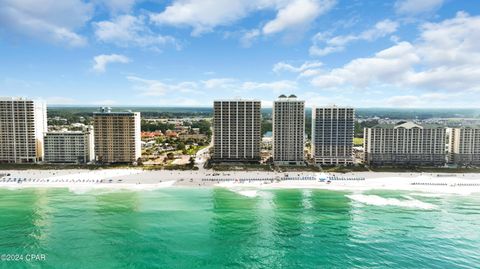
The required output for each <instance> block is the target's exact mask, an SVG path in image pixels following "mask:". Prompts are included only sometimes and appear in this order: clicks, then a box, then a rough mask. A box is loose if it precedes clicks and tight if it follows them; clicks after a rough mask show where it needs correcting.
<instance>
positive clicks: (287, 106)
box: [272, 95, 305, 165]
mask: <svg viewBox="0 0 480 269" xmlns="http://www.w3.org/2000/svg"><path fill="white" fill-rule="evenodd" d="M272 120H273V123H272V135H273V161H274V163H276V164H279V165H301V164H304V147H305V146H304V145H305V143H304V142H305V101H301V100H298V99H297V97H296V96H295V95H290V96H289V97H287V96H285V95H280V96H279V97H278V99H277V100H276V101H274V102H273V112H272Z"/></svg>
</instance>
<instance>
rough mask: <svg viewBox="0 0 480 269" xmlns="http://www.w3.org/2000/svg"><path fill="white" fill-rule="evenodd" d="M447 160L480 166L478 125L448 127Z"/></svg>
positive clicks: (479, 132)
mask: <svg viewBox="0 0 480 269" xmlns="http://www.w3.org/2000/svg"><path fill="white" fill-rule="evenodd" d="M448 146H449V158H448V162H449V163H451V164H457V165H462V166H465V165H471V166H480V126H465V127H460V128H452V129H450V137H449V143H448Z"/></svg>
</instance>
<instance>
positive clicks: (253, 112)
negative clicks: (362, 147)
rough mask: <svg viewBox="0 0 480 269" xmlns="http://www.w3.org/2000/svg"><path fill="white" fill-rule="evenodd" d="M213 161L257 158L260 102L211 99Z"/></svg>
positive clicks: (258, 151) (259, 134)
mask: <svg viewBox="0 0 480 269" xmlns="http://www.w3.org/2000/svg"><path fill="white" fill-rule="evenodd" d="M213 107H214V119H213V130H214V133H213V144H214V153H213V160H214V161H219V162H224V161H233V162H242V161H244V162H257V161H259V160H260V142H261V133H260V131H261V114H260V101H255V100H253V101H252V100H224V101H214V103H213Z"/></svg>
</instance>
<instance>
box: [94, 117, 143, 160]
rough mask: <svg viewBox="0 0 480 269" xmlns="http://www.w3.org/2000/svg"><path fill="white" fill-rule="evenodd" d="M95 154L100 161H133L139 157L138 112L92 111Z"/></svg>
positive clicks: (140, 153)
mask: <svg viewBox="0 0 480 269" xmlns="http://www.w3.org/2000/svg"><path fill="white" fill-rule="evenodd" d="M93 122H94V124H93V130H94V138H95V139H94V141H95V156H96V159H97V161H98V162H102V163H133V162H136V161H137V160H138V158H140V157H141V155H142V152H141V140H140V112H111V110H110V108H102V109H101V111H100V112H96V113H93Z"/></svg>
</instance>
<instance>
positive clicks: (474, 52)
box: [312, 12, 480, 92]
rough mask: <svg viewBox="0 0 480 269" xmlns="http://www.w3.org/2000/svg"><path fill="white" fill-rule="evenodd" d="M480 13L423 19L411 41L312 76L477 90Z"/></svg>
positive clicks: (322, 81)
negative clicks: (433, 21) (434, 19)
mask: <svg viewBox="0 0 480 269" xmlns="http://www.w3.org/2000/svg"><path fill="white" fill-rule="evenodd" d="M478 40H480V16H470V15H468V14H466V13H464V12H459V13H457V15H456V16H455V17H454V18H452V19H447V20H444V21H441V22H438V23H425V24H423V25H422V26H421V27H420V34H419V36H418V38H417V39H416V41H415V42H414V43H410V42H400V43H398V44H396V45H394V46H392V47H390V48H387V49H385V50H382V51H380V52H377V53H376V54H375V55H374V56H373V57H368V58H358V59H354V60H352V61H350V62H349V63H347V64H345V65H344V66H342V67H340V68H335V69H331V70H329V71H328V72H324V73H322V74H320V75H318V76H316V77H315V78H314V79H313V80H312V84H314V85H316V86H318V87H322V88H328V87H340V86H349V85H350V86H354V87H359V88H365V87H368V86H371V85H375V84H387V85H394V86H397V87H399V88H411V89H424V90H435V91H456V92H466V91H477V92H478V91H480V46H478Z"/></svg>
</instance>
